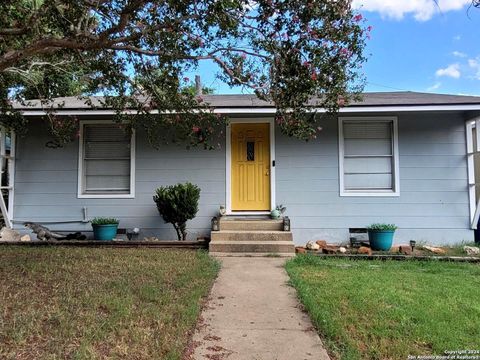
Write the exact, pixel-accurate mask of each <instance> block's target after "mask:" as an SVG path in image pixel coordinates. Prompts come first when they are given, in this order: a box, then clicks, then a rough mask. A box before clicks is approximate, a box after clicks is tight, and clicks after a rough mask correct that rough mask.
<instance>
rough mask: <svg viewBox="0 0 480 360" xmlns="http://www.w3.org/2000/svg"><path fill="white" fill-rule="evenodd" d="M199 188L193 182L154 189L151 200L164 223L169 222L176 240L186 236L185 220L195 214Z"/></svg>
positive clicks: (184, 238)
mask: <svg viewBox="0 0 480 360" xmlns="http://www.w3.org/2000/svg"><path fill="white" fill-rule="evenodd" d="M199 199H200V188H199V187H198V186H196V185H194V184H191V183H189V182H186V183H185V184H176V185H171V186H162V187H159V188H158V189H157V190H155V195H154V196H153V201H155V203H156V204H157V209H158V212H159V213H160V215H161V216H162V217H163V220H164V221H165V222H166V223H171V224H172V225H173V227H174V228H175V231H176V232H177V236H178V240H186V238H187V221H188V220H191V219H193V218H194V217H195V215H197V212H198V201H199Z"/></svg>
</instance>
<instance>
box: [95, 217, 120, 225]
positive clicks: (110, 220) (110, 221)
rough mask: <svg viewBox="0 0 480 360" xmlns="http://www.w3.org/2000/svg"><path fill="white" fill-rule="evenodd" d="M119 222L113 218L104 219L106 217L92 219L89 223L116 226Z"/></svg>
mask: <svg viewBox="0 0 480 360" xmlns="http://www.w3.org/2000/svg"><path fill="white" fill-rule="evenodd" d="M119 222H120V221H119V220H118V219H115V218H106V217H96V218H93V219H92V221H91V223H92V225H112V224H118V223H119Z"/></svg>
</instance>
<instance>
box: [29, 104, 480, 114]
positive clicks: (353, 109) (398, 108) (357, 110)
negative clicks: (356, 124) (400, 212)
mask: <svg viewBox="0 0 480 360" xmlns="http://www.w3.org/2000/svg"><path fill="white" fill-rule="evenodd" d="M475 110H477V111H480V104H475V105H414V106H357V107H344V108H341V109H339V113H344V114H345V113H362V112H366V113H379V112H410V111H419V112H421V111H475ZM212 112H213V113H214V114H275V112H276V109H275V108H271V107H268V108H266V107H265V108H260V107H258V108H235V107H232V108H214V109H212ZM312 112H319V113H325V112H326V110H325V109H324V108H312ZM136 113H137V111H135V110H126V111H125V112H124V114H131V115H133V114H136ZM165 113H166V114H168V112H165ZM172 113H173V112H172ZM22 114H23V115H25V116H42V115H46V114H47V113H46V112H45V111H43V110H23V111H22ZM55 114H58V115H71V116H82V115H89V116H96V115H115V114H116V112H115V111H113V110H109V109H105V110H102V109H96V110H88V109H85V110H68V109H60V110H57V111H55ZM151 114H158V111H155V110H154V111H152V112H151Z"/></svg>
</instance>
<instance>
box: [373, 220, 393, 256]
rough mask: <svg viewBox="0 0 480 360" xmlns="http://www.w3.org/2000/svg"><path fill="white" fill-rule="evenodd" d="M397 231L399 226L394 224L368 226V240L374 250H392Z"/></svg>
mask: <svg viewBox="0 0 480 360" xmlns="http://www.w3.org/2000/svg"><path fill="white" fill-rule="evenodd" d="M395 230H397V226H396V225H394V224H371V225H369V226H367V231H368V240H369V242H370V247H371V248H372V250H381V251H388V250H390V248H391V247H392V244H393V235H394V234H395Z"/></svg>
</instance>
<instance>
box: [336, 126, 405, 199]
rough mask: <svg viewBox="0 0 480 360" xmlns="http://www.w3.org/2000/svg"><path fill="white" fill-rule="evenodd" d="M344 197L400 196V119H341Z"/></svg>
mask: <svg viewBox="0 0 480 360" xmlns="http://www.w3.org/2000/svg"><path fill="white" fill-rule="evenodd" d="M338 128H339V131H338V133H339V169H340V195H341V196H398V195H399V193H400V189H399V181H398V144H397V141H398V140H397V138H398V135H397V119H396V118H393V117H378V118H340V119H339V122H338Z"/></svg>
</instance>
